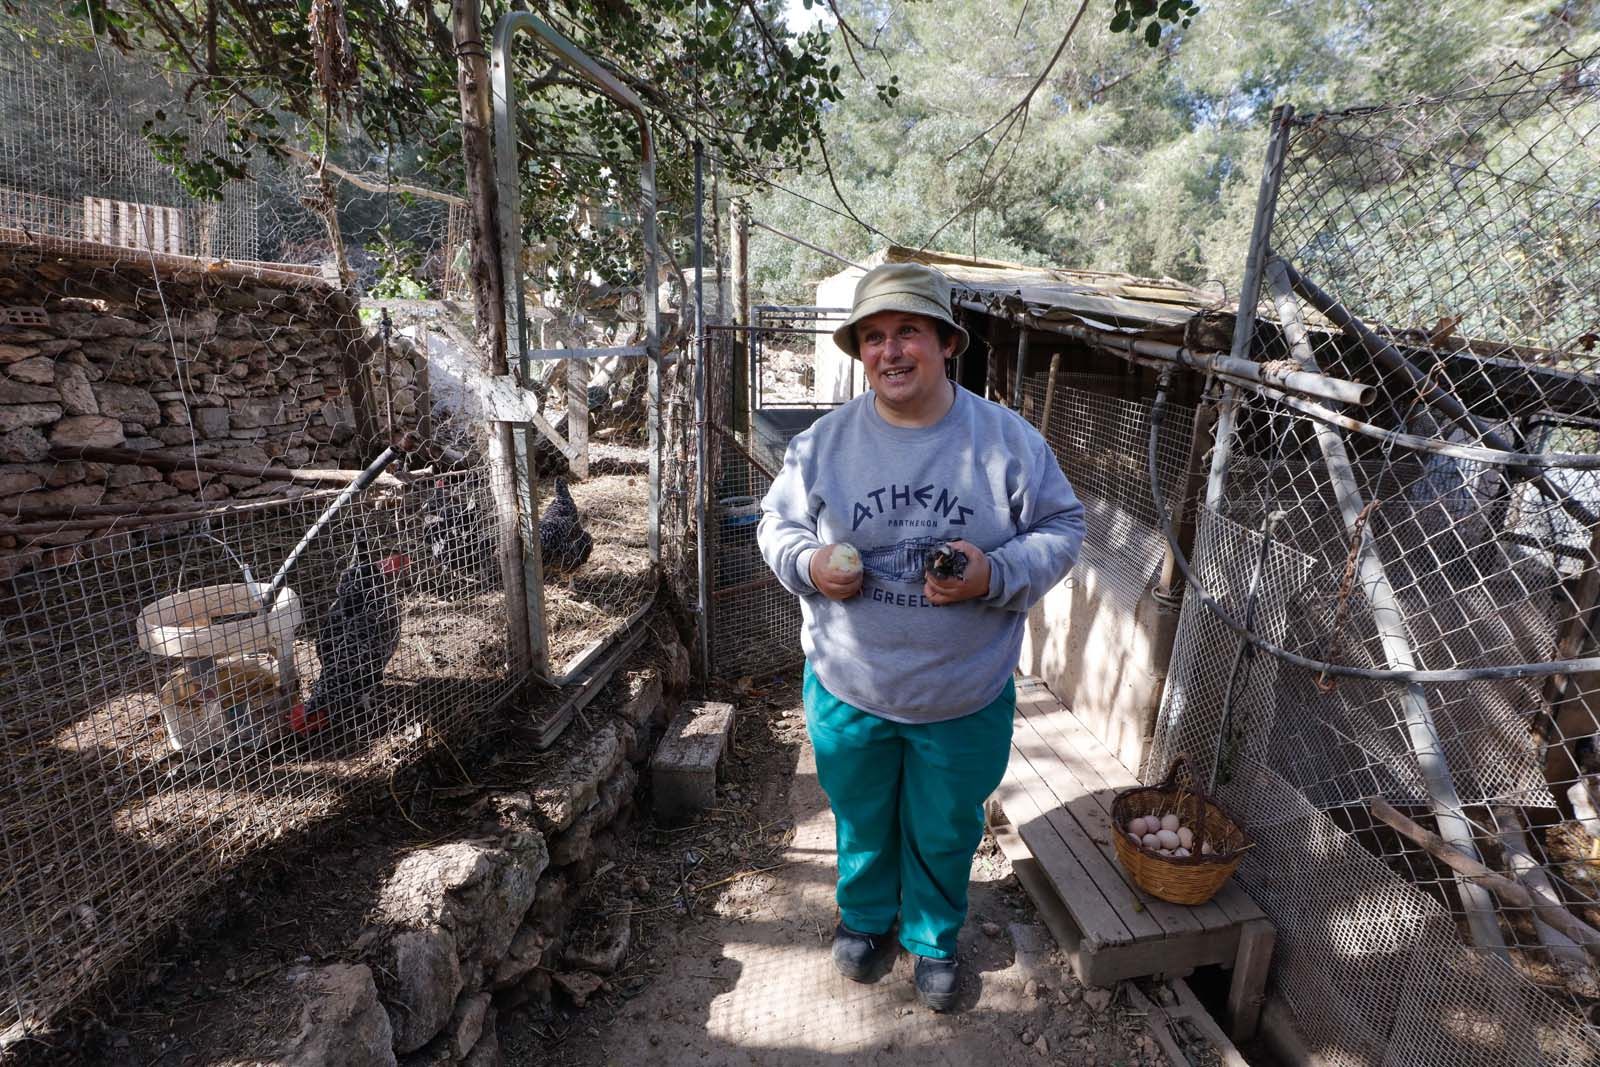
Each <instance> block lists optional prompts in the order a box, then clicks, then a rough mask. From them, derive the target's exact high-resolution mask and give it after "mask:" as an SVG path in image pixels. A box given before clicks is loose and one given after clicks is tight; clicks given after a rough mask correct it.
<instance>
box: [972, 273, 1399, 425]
mask: <svg viewBox="0 0 1600 1067" xmlns="http://www.w3.org/2000/svg"><path fill="white" fill-rule="evenodd" d="M958 303H959V305H960V306H961V307H963V308H967V309H969V310H972V311H980V312H983V313H984V314H987V315H991V316H995V317H1000V318H1006V319H1009V320H1011V321H1013V322H1016V323H1017V324H1019V325H1021V326H1023V327H1024V328H1026V329H1033V330H1043V331H1044V332H1046V333H1055V334H1061V335H1062V336H1064V337H1071V338H1073V339H1074V340H1077V341H1082V342H1084V343H1085V344H1089V345H1093V346H1094V347H1096V348H1102V349H1105V350H1106V351H1108V352H1112V353H1114V354H1116V355H1119V356H1122V357H1123V358H1124V359H1126V360H1128V361H1129V362H1131V363H1137V364H1141V365H1143V366H1148V367H1155V368H1157V369H1159V368H1161V367H1163V366H1169V365H1176V366H1180V367H1187V368H1189V369H1192V370H1200V371H1206V372H1208V373H1212V374H1217V375H1221V376H1223V377H1225V378H1232V379H1234V380H1235V381H1240V382H1247V383H1249V384H1250V385H1259V386H1267V387H1269V388H1273V389H1278V390H1281V391H1284V392H1289V393H1300V394H1302V395H1304V396H1313V397H1316V398H1318V399H1320V400H1331V401H1333V402H1334V403H1338V404H1357V405H1366V404H1370V403H1372V401H1373V399H1374V398H1375V397H1376V396H1377V390H1376V388H1375V387H1373V386H1371V385H1366V384H1364V383H1362V382H1352V381H1346V380H1345V379H1343V378H1330V377H1329V376H1328V375H1326V374H1321V373H1319V372H1316V371H1305V370H1293V369H1290V368H1288V367H1284V366H1281V365H1274V364H1262V363H1256V362H1255V361H1253V360H1248V359H1235V358H1234V357H1233V356H1229V355H1224V354H1223V353H1221V352H1196V351H1193V350H1192V349H1188V348H1184V347H1183V346H1182V345H1174V344H1168V343H1166V342H1165V341H1150V340H1146V339H1144V338H1137V337H1128V336H1124V335H1121V334H1112V333H1106V332H1105V331H1103V330H1096V329H1093V328H1091V327H1088V326H1082V325H1079V324H1077V323H1066V322H1052V321H1050V320H1049V319H1039V318H1035V317H1034V316H1032V315H1025V314H1023V313H1022V312H1018V311H1010V310H1007V309H1004V308H995V307H991V306H990V305H988V304H985V303H983V302H981V301H978V300H973V299H966V298H964V299H961V300H959V301H958Z"/></svg>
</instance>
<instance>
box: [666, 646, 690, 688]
mask: <svg viewBox="0 0 1600 1067" xmlns="http://www.w3.org/2000/svg"><path fill="white" fill-rule="evenodd" d="M667 656H668V662H667V679H666V681H667V688H668V689H669V690H671V691H672V692H674V693H681V692H683V691H684V690H686V689H688V688H689V676H690V660H689V650H688V649H687V648H685V647H684V644H683V642H682V641H679V640H677V639H674V640H672V641H670V642H668V644H667Z"/></svg>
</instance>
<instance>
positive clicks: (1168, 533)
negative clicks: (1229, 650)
mask: <svg viewBox="0 0 1600 1067" xmlns="http://www.w3.org/2000/svg"><path fill="white" fill-rule="evenodd" d="M1171 378H1172V372H1171V371H1170V370H1164V371H1162V373H1161V378H1160V381H1159V384H1158V386H1157V389H1156V397H1155V402H1154V403H1153V404H1151V406H1150V435H1149V440H1148V442H1147V446H1146V449H1145V465H1146V474H1147V475H1148V476H1149V479H1150V496H1151V499H1152V502H1153V503H1154V504H1155V509H1156V521H1157V522H1158V523H1159V524H1160V526H1161V533H1162V535H1163V536H1164V537H1165V538H1166V539H1167V550H1168V551H1169V552H1171V553H1172V559H1173V562H1174V563H1176V564H1177V565H1178V570H1179V571H1180V572H1181V573H1182V574H1183V580H1184V582H1185V583H1187V585H1188V586H1189V590H1190V592H1192V593H1193V594H1194V595H1195V596H1196V597H1198V598H1199V600H1200V603H1201V604H1203V605H1205V607H1206V608H1207V610H1209V611H1210V612H1211V614H1213V615H1215V616H1216V617H1217V620H1218V621H1219V622H1221V623H1222V624H1223V625H1224V626H1226V627H1227V628H1228V629H1230V630H1232V631H1233V632H1234V633H1236V634H1238V635H1239V636H1240V637H1242V638H1244V639H1245V640H1246V641H1248V642H1250V644H1252V645H1254V646H1255V647H1256V648H1257V649H1259V650H1260V651H1262V652H1265V653H1267V654H1268V655H1269V656H1273V657H1275V658H1277V659H1281V660H1283V661H1284V662H1285V663H1292V664H1294V665H1295V666H1297V667H1304V668H1306V669H1307V670H1311V671H1318V672H1320V673H1323V674H1331V675H1335V676H1336V677H1340V678H1364V679H1366V680H1368V681H1373V682H1396V683H1401V684H1408V685H1409V684H1412V683H1440V682H1481V681H1488V680H1492V679H1506V678H1537V677H1544V676H1549V675H1552V674H1579V673H1582V672H1584V671H1595V670H1600V656H1587V657H1584V658H1582V659H1565V660H1549V661H1546V662H1542V663H1515V664H1505V665H1501V666H1492V667H1460V668H1456V669H1454V670H1448V671H1425V670H1402V669H1397V668H1391V667H1354V666H1351V665H1349V664H1345V663H1330V662H1328V661H1327V660H1319V659H1312V658H1311V657H1310V656H1302V655H1300V654H1299V653H1297V652H1291V651H1289V650H1288V649H1286V648H1283V647H1282V646H1280V645H1276V644H1273V643H1272V642H1271V641H1269V640H1267V639H1266V638H1265V637H1263V636H1262V635H1261V634H1259V633H1256V632H1255V631H1254V630H1252V629H1251V628H1250V626H1249V624H1247V623H1244V622H1241V621H1240V620H1238V619H1236V618H1234V617H1233V616H1232V615H1230V614H1229V613H1228V610H1227V609H1226V608H1224V607H1223V606H1222V603H1221V601H1219V600H1218V599H1217V598H1216V596H1215V595H1213V594H1212V592H1211V591H1210V590H1209V589H1207V588H1206V587H1205V585H1204V584H1203V583H1202V582H1201V581H1200V579H1199V577H1198V576H1197V575H1196V574H1195V573H1194V570H1193V568H1192V567H1190V565H1189V557H1188V556H1187V555H1185V554H1184V551H1183V546H1182V545H1180V544H1179V543H1178V535H1177V533H1176V532H1174V530H1173V529H1172V516H1171V515H1170V514H1168V512H1167V502H1166V496H1165V494H1164V493H1162V491H1161V479H1160V477H1159V476H1158V474H1159V470H1160V467H1159V464H1158V463H1157V458H1158V456H1157V446H1158V443H1159V441H1160V436H1161V426H1162V423H1163V422H1165V420H1166V413H1167V388H1168V387H1169V386H1170V385H1171Z"/></svg>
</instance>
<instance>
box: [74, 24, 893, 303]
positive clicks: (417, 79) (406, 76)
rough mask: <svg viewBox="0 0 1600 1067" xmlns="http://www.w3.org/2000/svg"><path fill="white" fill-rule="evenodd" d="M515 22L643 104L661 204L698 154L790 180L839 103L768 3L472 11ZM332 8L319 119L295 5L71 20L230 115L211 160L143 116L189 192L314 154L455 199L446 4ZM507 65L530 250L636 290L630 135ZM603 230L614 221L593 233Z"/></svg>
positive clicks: (879, 92) (592, 97) (680, 192)
mask: <svg viewBox="0 0 1600 1067" xmlns="http://www.w3.org/2000/svg"><path fill="white" fill-rule="evenodd" d="M530 6H531V8H532V10H534V11H535V12H536V13H537V14H538V15H539V16H540V17H541V18H543V19H545V20H546V21H547V22H549V23H550V24H551V25H552V26H553V27H554V28H556V29H557V30H558V31H559V32H561V33H562V34H564V35H565V36H567V37H568V38H569V39H570V40H572V41H573V42H574V43H575V44H577V45H578V47H580V48H581V49H583V50H584V51H585V52H587V53H588V54H589V55H590V56H591V57H593V58H595V59H596V60H598V61H599V62H600V63H601V64H602V65H603V66H605V67H607V68H608V69H610V70H611V71H612V72H613V73H615V74H616V75H617V76H618V77H619V78H620V79H621V80H622V81H623V82H624V83H625V84H627V85H628V86H629V87H630V88H632V89H633V90H634V92H635V93H636V94H637V95H638V96H640V98H641V99H643V100H644V102H645V104H646V106H647V108H648V109H649V110H650V112H651V124H652V126H653V128H654V132H655V135H656V139H657V145H656V150H657V156H658V160H659V162H658V165H657V183H658V187H659V189H660V195H661V197H662V200H663V201H666V202H670V201H674V200H676V201H678V202H679V203H683V202H685V201H686V200H687V196H688V191H689V189H690V181H691V179H690V175H691V165H690V163H689V160H690V158H691V147H690V146H691V144H692V142H694V141H695V140H699V141H701V142H703V143H704V144H705V145H706V147H707V150H708V152H710V153H712V154H713V155H715V156H716V157H717V158H718V159H720V160H721V161H722V162H723V164H724V166H725V167H726V169H727V172H728V173H729V174H730V175H733V176H736V177H737V176H747V175H751V174H754V173H756V172H758V171H759V172H766V171H770V170H774V169H780V168H784V167H793V166H799V165H800V164H802V163H803V162H804V161H806V160H807V159H808V158H809V154H810V151H811V145H812V143H813V142H814V141H815V139H816V137H817V136H818V134H819V132H820V129H821V121H822V115H823V109H824V108H825V107H826V106H827V105H830V104H832V103H835V102H837V101H838V100H840V99H841V97H842V89H841V79H842V73H841V68H840V66H839V65H838V64H836V63H833V62H832V61H831V59H830V44H829V40H828V36H827V34H826V32H824V31H822V30H816V31H814V32H811V33H805V34H799V35H796V34H791V33H788V32H786V31H785V30H784V29H783V25H782V20H781V16H780V14H779V11H780V10H781V3H780V2H779V0H761V2H750V0H746V2H739V0H657V2H654V3H651V4H649V5H630V4H626V3H618V2H616V0H571V2H565V3H561V4H559V5H556V4H552V3H534V4H532V5H526V4H523V3H513V2H511V0H484V3H483V25H484V31H483V35H484V39H485V43H486V45H488V44H489V43H490V42H492V32H493V26H494V23H495V21H496V20H497V19H498V18H499V17H500V16H501V15H503V14H504V13H505V12H506V11H507V10H510V9H512V8H518V9H523V8H527V7H530ZM327 7H328V8H329V9H331V10H333V11H335V12H336V13H338V14H339V15H341V16H342V18H343V23H344V25H345V27H346V28H347V30H348V41H349V47H350V50H351V53H352V54H353V57H354V63H355V69H356V70H357V72H358V77H357V80H356V84H355V85H354V87H353V88H351V89H349V90H348V91H347V90H345V89H344V88H343V87H341V86H333V87H329V91H328V94H327V95H328V96H329V97H330V98H331V105H332V106H331V107H330V106H329V104H330V101H329V100H325V94H324V92H323V91H322V89H321V88H320V87H319V81H318V68H317V48H316V42H315V41H314V40H313V37H312V34H311V31H310V28H309V15H310V11H311V5H310V4H309V3H308V2H307V0H215V2H211V3H206V4H195V5H176V6H174V5H167V4H161V5H153V4H147V3H144V2H142V0H78V3H77V4H76V7H75V9H74V11H73V14H74V15H75V17H76V18H77V19H78V20H79V21H80V25H81V24H83V23H87V25H88V26H89V27H90V28H91V29H92V30H93V31H94V33H95V34H97V35H98V36H99V37H100V38H101V39H102V41H104V42H110V43H111V44H112V45H114V46H116V47H117V48H120V49H122V50H124V51H129V52H138V53H143V54H146V55H149V56H151V57H152V58H154V59H155V60H156V61H157V62H158V63H159V64H160V65H161V66H162V67H163V68H165V69H166V70H168V71H170V72H172V76H173V77H174V78H175V79H177V81H178V82H179V84H180V87H181V89H182V91H184V92H185V93H186V94H187V95H188V96H189V98H190V99H191V100H193V101H203V102H205V103H206V104H208V105H209V106H210V107H211V108H212V109H214V110H215V112H216V113H218V114H222V115H226V116H227V125H228V131H227V135H228V137H227V139H228V149H227V150H226V151H220V150H217V149H214V148H206V147H203V146H200V145H197V144H195V143H192V142H191V141H190V140H189V139H188V137H187V135H186V134H185V133H184V132H183V131H182V130H180V129H177V128H176V127H175V126H174V125H173V124H171V123H169V122H167V121H165V117H164V116H162V115H160V114H152V115H149V116H147V117H146V118H145V120H144V130H145V134H146V139H147V140H148V142H149V143H150V145H151V147H152V149H153V150H154V151H155V152H156V153H157V155H158V156H159V158H160V159H161V160H162V161H163V162H165V163H166V164H168V165H169V166H170V167H171V168H172V169H173V170H174V172H175V173H177V174H178V176H179V178H180V180H181V181H182V182H183V184H184V186H185V188H186V189H188V190H189V191H190V192H191V193H192V194H194V195H196V196H200V197H215V196H216V195H217V193H218V190H220V189H221V188H222V187H223V186H224V185H225V184H226V183H227V182H229V181H234V180H238V179H240V178H241V177H243V176H244V175H245V173H246V172H247V170H248V167H249V166H250V159H251V157H252V155H253V154H256V153H259V152H263V151H264V152H266V153H267V154H269V155H271V156H273V157H276V158H277V159H279V160H280V161H281V160H282V158H283V155H284V152H283V150H284V149H285V148H289V147H293V148H297V149H299V150H302V151H311V152H313V153H315V152H319V151H322V150H324V149H326V150H327V151H329V152H330V153H331V155H332V158H334V159H337V160H340V161H341V162H342V163H344V164H345V165H346V166H353V167H354V168H355V169H359V170H365V169H367V168H368V167H369V166H370V165H371V161H372V160H381V161H383V163H384V165H386V166H387V168H388V169H389V171H390V173H391V174H392V175H393V176H394V177H396V178H398V179H400V180H411V181H416V182H419V183H421V184H428V185H433V186H435V187H438V188H443V189H449V190H455V191H461V190H462V189H463V187H464V181H463V178H462V170H461V141H460V117H459V116H460V105H459V101H458V94H457V84H456V82H457V63H456V49H455V45H454V42H453V37H452V32H451V27H450V23H449V19H450V8H449V5H445V4H437V3H406V4H397V3H394V2H392V0H330V2H329V3H328V5H327ZM208 14H209V15H210V16H211V21H208ZM513 62H514V64H515V71H516V81H517V85H518V88H519V93H520V99H519V105H520V107H519V114H518V116H517V125H518V132H519V140H520V141H521V142H522V150H521V157H522V174H521V176H520V178H521V181H520V189H521V192H522V198H523V213H524V218H525V219H526V220H527V221H526V225H527V232H526V234H525V236H526V238H527V240H528V242H529V244H530V245H531V246H533V247H534V249H535V250H536V251H542V254H543V255H544V257H545V258H546V259H547V260H549V261H551V262H558V263H560V264H562V269H561V270H560V271H559V272H558V274H560V275H562V276H564V277H569V278H574V279H582V278H587V277H588V276H589V274H590V273H591V272H596V273H599V274H600V275H602V276H603V277H606V278H613V277H620V276H623V275H625V274H630V273H631V274H632V275H633V276H634V277H636V276H637V269H638V268H637V263H638V259H637V255H636V254H635V253H636V249H633V248H630V246H629V244H628V242H629V238H628V237H627V236H626V235H625V233H624V231H625V228H624V227H621V226H619V225H617V224H616V223H617V222H618V220H619V218H620V217H621V216H632V215H634V214H635V208H636V204H635V198H636V190H637V179H636V171H637V165H636V160H637V155H638V151H639V144H638V131H637V128H636V126H635V123H634V121H633V120H632V119H631V118H630V117H628V116H627V115H625V114H623V113H622V112H621V111H620V110H619V109H618V108H617V107H616V105H614V104H612V103H611V102H610V101H609V100H607V99H605V98H603V97H601V96H600V95H599V94H597V93H596V92H595V91H593V90H592V89H591V88H590V87H589V86H588V85H587V84H586V83H583V82H581V81H580V80H579V79H578V78H577V77H576V76H575V75H573V74H572V73H571V72H569V71H567V70H566V69H565V68H563V67H557V66H554V65H553V64H552V63H551V61H550V57H549V54H548V53H547V52H544V51H543V50H541V49H540V48H538V47H537V46H536V45H535V43H534V42H533V41H532V40H531V39H530V38H528V37H522V38H519V40H518V42H517V47H516V50H515V52H514V60H513ZM872 91H873V93H874V94H875V98H880V99H892V98H893V95H894V93H895V92H897V91H898V90H897V89H896V87H895V84H894V80H893V79H892V78H889V79H887V80H885V81H884V82H883V84H881V85H874V86H873V87H872ZM397 160H399V161H400V165H399V166H397V165H396V161H397ZM608 214H609V216H610V219H611V224H609V225H606V224H601V222H597V219H598V220H602V221H603V219H604V217H605V216H607V215H608ZM679 214H680V215H682V212H681V211H680V212H679ZM669 236H670V235H669Z"/></svg>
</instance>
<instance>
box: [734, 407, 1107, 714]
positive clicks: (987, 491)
mask: <svg viewBox="0 0 1600 1067" xmlns="http://www.w3.org/2000/svg"><path fill="white" fill-rule="evenodd" d="M1083 531H1084V518H1083V505H1082V504H1081V503H1079V502H1078V498H1077V496H1076V494H1074V493H1073V491H1072V486H1071V485H1069V484H1068V482H1067V479H1066V476H1065V475H1063V474H1062V473H1061V467H1060V465H1059V464H1058V463H1057V462H1056V458H1055V455H1054V454H1053V453H1052V452H1051V451H1050V447H1049V446H1048V445H1047V444H1046V443H1045V440H1044V438H1043V437H1041V436H1040V435H1039V432H1038V431H1037V430H1035V429H1034V428H1033V427H1032V426H1030V425H1028V423H1027V422H1025V421H1024V420H1023V419H1022V418H1021V417H1020V416H1018V415H1017V414H1015V413H1014V412H1012V411H1009V410H1007V409H1006V408H1004V407H1001V406H1000V405H998V404H993V403H990V402H989V401H987V400H984V399H982V398H981V397H978V396H974V395H973V394H972V393H969V392H967V391H966V390H965V389H959V388H958V389H957V390H956V399H955V403H954V405H953V406H952V407H951V408H950V411H949V412H948V413H947V414H946V415H945V417H944V418H943V419H941V420H940V421H939V422H938V423H936V424H935V425H933V426H927V427H918V428H906V427H901V426H894V425H892V424H890V423H888V422H885V421H884V420H883V418H882V417H881V416H880V415H879V414H878V412H877V409H876V408H875V407H874V405H873V398H872V393H870V392H868V393H866V394H864V395H862V396H859V397H857V398H856V399H854V400H852V401H850V402H849V403H848V404H845V405H844V406H843V407H840V408H838V409H837V410H834V411H831V412H829V413H828V414H827V415H824V416H823V417H822V418H820V419H818V420H817V422H816V423H815V424H814V425H813V426H812V427H811V428H810V429H809V430H807V431H805V432H804V433H802V434H800V435H799V436H798V437H796V438H795V439H794V440H793V441H791V442H790V443H789V450H788V453H787V455H786V456H785V457H784V461H783V470H782V471H781V472H779V474H778V477H777V480H776V481H774V482H773V483H772V488H771V490H769V491H768V493H767V495H766V497H765V499H763V500H762V502H761V525H760V527H759V528H758V534H757V537H758V539H759V541H760V545H761V554H762V556H763V557H764V558H765V559H766V561H767V565H768V566H770V567H771V568H772V571H773V573H774V574H776V575H777V577H778V581H780V582H782V583H783V586H784V588H785V589H787V590H789V591H790V592H791V593H794V594H795V595H797V596H798V597H799V598H800V608H801V613H802V615H803V616H804V620H805V622H804V628H803V630H802V633H801V644H802V646H803V647H804V649H805V653H806V658H807V659H808V660H809V661H810V663H811V668H812V670H814V671H815V672H816V674H817V677H818V679H819V680H821V682H822V684H823V685H824V686H826V687H827V689H828V691H829V692H831V693H833V694H834V695H835V696H837V697H839V698H840V699H841V700H843V701H845V702H846V703H849V704H853V705H855V706H856V707H858V708H861V709H862V710H864V711H868V712H871V713H872V714H874V715H878V716H881V717H883V718H885V719H891V720H893V721H895V722H905V723H924V722H940V721H942V720H945V719H954V718H958V717H960V716H962V715H967V714H970V713H972V712H974V711H977V710H978V709H980V708H982V707H984V706H985V705H986V704H989V703H990V702H991V701H993V700H994V699H995V698H996V697H998V696H999V695H1000V692H1001V690H1002V689H1004V688H1005V684H1006V682H1007V680H1008V679H1010V677H1011V675H1012V673H1013V672H1014V671H1015V670H1016V666H1017V659H1018V656H1019V654H1020V653H1021V650H1022V627H1023V623H1024V621H1025V620H1026V618H1027V612H1028V609H1029V608H1030V607H1032V606H1033V604H1034V603H1036V602H1037V601H1038V600H1039V598H1041V597H1042V596H1044V594H1045V592H1046V591H1047V590H1048V589H1049V588H1050V587H1051V586H1053V585H1055V584H1056V583H1057V582H1059V581H1060V580H1061V579H1062V578H1063V577H1065V575H1066V573H1067V571H1069V570H1071V569H1072V565H1073V563H1075V562H1076V561H1077V558H1078V550H1079V548H1080V547H1081V546H1082V544H1083ZM955 540H964V541H970V542H972V543H973V544H975V545H977V546H978V547H979V548H981V549H983V551H984V553H985V554H986V555H987V556H988V557H989V566H990V577H989V593H988V595H987V596H985V597H983V598H981V599H977V600H968V601H964V602H962V603H959V604H950V605H945V606H943V607H935V606H933V605H932V604H930V603H929V602H928V601H927V599H926V598H925V597H924V596H923V595H922V586H923V574H922V566H923V561H924V559H925V558H926V556H927V554H928V553H929V552H930V551H932V550H933V549H934V548H937V547H938V546H939V545H942V544H944V543H945V542H947V541H955ZM835 542H846V543H849V544H852V545H854V546H855V547H856V548H857V549H858V550H859V551H860V552H861V562H862V568H863V571H864V575H863V584H862V587H861V592H860V593H859V594H857V595H856V596H854V597H851V598H850V599H849V600H845V601H834V600H829V599H828V598H827V597H825V596H823V595H822V594H821V593H818V592H817V591H816V587H815V586H813V585H812V583H811V557H812V556H813V555H814V554H815V553H816V551H817V549H819V548H821V547H822V546H823V545H826V544H832V543H835Z"/></svg>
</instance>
